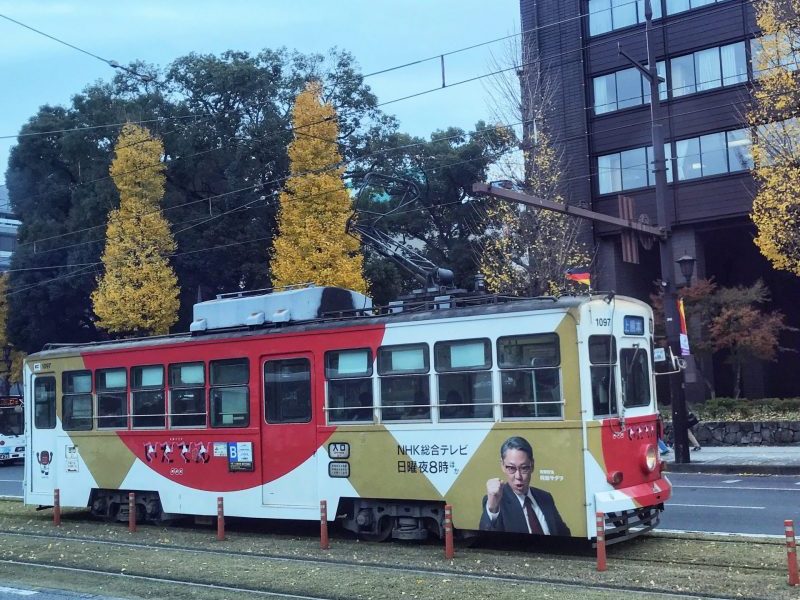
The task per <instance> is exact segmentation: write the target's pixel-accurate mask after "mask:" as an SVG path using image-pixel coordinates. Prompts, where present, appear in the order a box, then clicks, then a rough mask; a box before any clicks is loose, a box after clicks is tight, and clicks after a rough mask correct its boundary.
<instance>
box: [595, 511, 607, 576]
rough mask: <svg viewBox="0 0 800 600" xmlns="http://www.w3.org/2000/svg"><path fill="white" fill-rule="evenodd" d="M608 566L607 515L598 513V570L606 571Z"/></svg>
mask: <svg viewBox="0 0 800 600" xmlns="http://www.w3.org/2000/svg"><path fill="white" fill-rule="evenodd" d="M607 568H608V567H607V566H606V515H605V513H601V512H598V513H597V570H598V571H605V570H606V569H607Z"/></svg>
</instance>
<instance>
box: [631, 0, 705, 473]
mask: <svg viewBox="0 0 800 600" xmlns="http://www.w3.org/2000/svg"><path fill="white" fill-rule="evenodd" d="M644 16H645V36H646V40H647V67H645V66H643V65H642V64H641V63H639V62H637V61H635V60H634V59H633V58H631V57H630V56H628V55H627V54H626V53H625V52H624V51H623V50H622V49H621V48H620V49H619V52H620V54H622V55H623V56H624V57H625V58H626V59H628V60H629V61H630V62H631V63H632V64H633V66H634V67H636V68H637V69H638V70H639V71H640V72H641V73H642V75H643V76H644V77H645V78H646V79H647V80H648V81H649V82H650V124H651V129H652V139H653V172H654V174H655V177H656V214H657V218H658V225H659V226H660V228H661V229H662V230H663V231H664V232H665V234H666V235H665V236H663V237H660V238H659V254H660V255H661V291H662V293H663V299H664V325H665V327H666V330H667V343H668V344H669V347H670V348H671V349H672V354H673V355H674V356H680V354H681V349H680V322H679V320H678V305H677V295H676V293H675V281H674V279H675V277H674V274H675V266H674V264H673V260H672V259H673V257H672V246H671V244H670V240H669V234H670V230H671V227H672V214H671V211H670V210H669V209H668V207H667V161H666V159H665V157H664V130H663V126H662V124H661V99H660V98H659V95H658V84H659V83H660V81H662V80H663V79H662V78H659V76H658V69H657V67H656V55H655V48H654V45H653V7H652V5H651V3H650V0H644ZM667 377H668V379H669V390H670V400H671V407H672V435H673V437H674V440H675V462H676V463H679V464H684V463H688V462H689V436H688V434H687V429H686V395H685V389H684V386H683V373H682V372H681V373H679V374H672V375H668V376H667Z"/></svg>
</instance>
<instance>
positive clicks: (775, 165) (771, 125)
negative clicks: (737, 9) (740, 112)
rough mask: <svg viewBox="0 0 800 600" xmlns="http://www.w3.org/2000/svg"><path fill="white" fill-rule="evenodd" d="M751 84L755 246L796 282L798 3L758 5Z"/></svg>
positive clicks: (799, 264) (780, 0)
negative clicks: (754, 78) (754, 182)
mask: <svg viewBox="0 0 800 600" xmlns="http://www.w3.org/2000/svg"><path fill="white" fill-rule="evenodd" d="M754 4H755V8H756V18H757V22H758V26H759V28H760V29H761V32H762V36H761V37H759V38H756V39H755V40H753V48H754V51H753V72H754V74H755V76H756V82H755V84H754V89H753V102H752V103H751V109H750V111H749V113H748V115H747V117H748V121H749V124H750V125H751V126H752V127H753V130H754V131H755V132H756V136H755V139H754V141H753V159H754V163H755V167H754V171H753V174H754V175H755V179H756V183H757V184H758V191H757V193H756V197H755V199H754V200H753V212H752V213H751V218H752V220H753V222H754V223H755V225H756V229H757V231H758V235H757V236H756V238H755V243H756V245H757V246H758V248H759V250H761V253H762V254H763V255H764V256H765V257H766V258H767V260H769V261H770V263H772V266H773V267H775V268H776V269H781V270H785V271H789V272H791V273H794V274H795V275H798V276H800V84H798V79H797V69H798V68H799V67H800V1H798V0H758V1H757V2H756V3H754Z"/></svg>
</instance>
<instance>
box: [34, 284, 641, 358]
mask: <svg viewBox="0 0 800 600" xmlns="http://www.w3.org/2000/svg"><path fill="white" fill-rule="evenodd" d="M609 297H610V296H609V294H608V293H603V294H592V295H591V296H561V297H553V296H545V297H537V298H511V297H500V296H495V297H494V298H495V300H494V301H493V300H491V298H492V296H491V295H486V298H485V301H484V302H482V303H473V304H468V305H463V306H458V307H455V308H431V305H435V304H441V303H444V304H447V303H448V302H450V301H449V300H444V301H442V300H437V301H427V302H426V303H420V304H419V305H418V306H415V305H414V304H413V303H411V304H408V305H404V306H403V309H402V311H401V312H394V313H383V314H379V315H339V316H330V317H320V318H316V319H313V320H308V321H298V322H292V323H288V324H281V325H268V326H262V327H257V328H248V327H237V328H231V329H220V330H214V331H208V332H205V333H201V334H191V333H188V332H186V333H173V334H169V335H162V336H149V337H141V338H129V339H122V340H107V341H99V342H88V343H83V344H57V343H54V344H48V345H47V346H45V348H44V349H43V350H41V351H39V352H35V353H33V354H30V355H28V357H26V361H28V360H30V359H33V358H36V359H40V358H45V357H49V358H56V357H59V356H74V355H75V354H79V353H88V352H107V351H113V350H129V349H135V348H148V347H159V346H169V345H174V344H184V343H196V342H207V341H222V340H229V339H238V338H247V337H259V336H269V335H277V334H281V335H286V334H291V333H305V332H308V331H315V330H331V329H339V328H349V327H369V326H374V325H385V324H389V323H408V322H420V321H439V320H447V319H455V318H460V317H474V316H482V315H504V314H511V313H518V312H530V311H559V310H560V311H566V310H569V309H570V308H575V307H579V306H581V305H583V304H586V303H588V302H590V301H593V300H602V299H608V298H609ZM611 297H614V298H615V299H616V300H622V301H625V302H633V303H635V304H640V305H642V306H646V304H645V303H644V302H642V301H641V300H637V299H635V298H631V297H627V296H619V295H613V294H611ZM463 300H464V299H463V298H454V299H453V301H455V302H460V301H463ZM426 307H427V308H426ZM392 308H393V307H391V306H390V307H387V308H384V309H383V310H387V309H388V310H391V309H392ZM375 310H376V311H377V310H380V309H377V308H376V309H375Z"/></svg>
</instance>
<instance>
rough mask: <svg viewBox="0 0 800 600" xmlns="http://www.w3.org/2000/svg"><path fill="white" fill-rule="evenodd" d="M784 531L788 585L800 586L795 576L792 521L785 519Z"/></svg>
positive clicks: (795, 560)
mask: <svg viewBox="0 0 800 600" xmlns="http://www.w3.org/2000/svg"><path fill="white" fill-rule="evenodd" d="M783 528H784V529H785V530H786V559H787V561H788V562H789V585H793V586H794V585H800V576H798V574H797V543H796V541H795V536H794V521H792V520H791V519H787V520H786V521H784V522H783Z"/></svg>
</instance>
